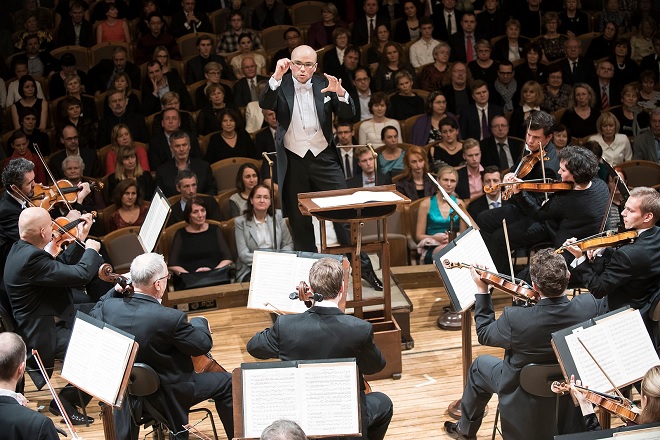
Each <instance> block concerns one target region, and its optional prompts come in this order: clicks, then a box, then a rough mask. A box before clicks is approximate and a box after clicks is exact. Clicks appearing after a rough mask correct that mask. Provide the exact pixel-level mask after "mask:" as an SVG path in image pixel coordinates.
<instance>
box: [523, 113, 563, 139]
mask: <svg viewBox="0 0 660 440" xmlns="http://www.w3.org/2000/svg"><path fill="white" fill-rule="evenodd" d="M554 125H555V117H554V116H552V115H551V114H549V113H546V112H544V111H543V110H536V111H533V112H531V113H530V114H529V116H528V117H527V119H526V120H525V123H524V126H525V127H529V129H530V130H541V129H543V135H544V136H549V135H550V133H552V127H554Z"/></svg>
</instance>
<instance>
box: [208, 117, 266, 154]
mask: <svg viewBox="0 0 660 440" xmlns="http://www.w3.org/2000/svg"><path fill="white" fill-rule="evenodd" d="M218 120H219V121H220V127H221V129H220V132H219V133H216V134H214V135H212V136H211V138H210V139H209V146H208V149H207V150H206V156H205V159H206V161H207V162H209V163H215V162H218V161H220V160H223V159H229V158H232V157H249V158H252V159H258V158H260V157H261V155H260V154H259V152H258V151H257V147H255V145H254V142H253V141H252V138H251V137H250V135H249V134H248V132H247V131H245V129H244V128H243V126H242V125H243V121H242V119H241V117H240V113H238V112H237V111H236V110H234V109H231V108H225V109H223V110H220V112H219V113H218Z"/></svg>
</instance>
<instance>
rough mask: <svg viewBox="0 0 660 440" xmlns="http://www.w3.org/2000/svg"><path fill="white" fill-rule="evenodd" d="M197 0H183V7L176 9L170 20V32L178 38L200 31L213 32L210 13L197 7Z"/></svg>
mask: <svg viewBox="0 0 660 440" xmlns="http://www.w3.org/2000/svg"><path fill="white" fill-rule="evenodd" d="M195 6H196V2H195V0H182V1H181V9H179V10H176V11H174V13H173V14H172V20H171V21H170V32H172V35H174V36H175V37H176V38H180V37H183V36H184V35H187V34H195V35H197V34H198V33H200V32H208V33H213V27H212V26H211V22H210V21H209V18H208V15H206V14H205V13H204V12H202V11H201V10H199V9H198V8H196V7H195Z"/></svg>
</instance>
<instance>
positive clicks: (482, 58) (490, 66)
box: [468, 40, 499, 85]
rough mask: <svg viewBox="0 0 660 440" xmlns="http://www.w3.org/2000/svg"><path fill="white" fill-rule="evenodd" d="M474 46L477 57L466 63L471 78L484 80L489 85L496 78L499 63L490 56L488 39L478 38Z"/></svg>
mask: <svg viewBox="0 0 660 440" xmlns="http://www.w3.org/2000/svg"><path fill="white" fill-rule="evenodd" d="M474 47H475V49H476V52H477V58H475V59H474V60H472V61H470V62H469V63H468V69H470V72H471V73H472V79H475V80H477V79H479V80H482V81H485V82H486V83H487V84H489V85H490V84H493V83H494V82H495V80H496V79H497V67H498V66H499V63H498V62H497V61H493V59H492V58H491V52H492V50H493V47H492V46H491V45H490V42H489V41H488V40H479V41H477V43H476V44H475V45H474Z"/></svg>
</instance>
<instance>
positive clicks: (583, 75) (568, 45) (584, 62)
mask: <svg viewBox="0 0 660 440" xmlns="http://www.w3.org/2000/svg"><path fill="white" fill-rule="evenodd" d="M527 36H529V35H527ZM581 51H582V41H581V40H578V39H577V38H575V37H569V38H568V39H567V40H566V42H564V52H565V53H566V57H565V58H562V59H561V61H559V63H560V65H561V73H562V78H563V79H564V82H565V83H566V84H568V85H571V86H572V85H573V84H576V83H587V84H594V83H595V82H596V68H595V67H594V62H593V61H592V60H590V59H589V58H586V57H583V56H582V55H581ZM598 95H600V93H598Z"/></svg>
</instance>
